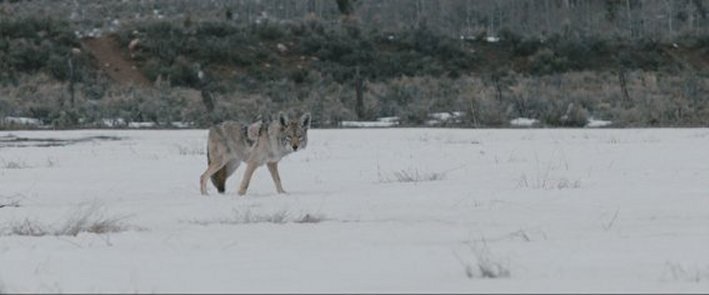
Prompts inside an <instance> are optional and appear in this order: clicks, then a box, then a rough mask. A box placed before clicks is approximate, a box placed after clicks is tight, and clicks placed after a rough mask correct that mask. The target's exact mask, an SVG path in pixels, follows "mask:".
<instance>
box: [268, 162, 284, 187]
mask: <svg viewBox="0 0 709 295" xmlns="http://www.w3.org/2000/svg"><path fill="white" fill-rule="evenodd" d="M266 166H268V172H271V177H272V178H273V183H275V184H276V191H277V192H278V193H279V194H285V193H286V191H284V190H283V186H282V185H281V176H280V175H278V162H272V163H267V164H266Z"/></svg>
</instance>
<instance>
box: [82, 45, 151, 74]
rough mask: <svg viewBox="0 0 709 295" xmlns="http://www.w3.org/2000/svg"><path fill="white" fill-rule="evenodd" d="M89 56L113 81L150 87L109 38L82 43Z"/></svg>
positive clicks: (132, 63)
mask: <svg viewBox="0 0 709 295" xmlns="http://www.w3.org/2000/svg"><path fill="white" fill-rule="evenodd" d="M82 42H83V43H84V45H85V46H86V48H88V50H89V51H90V53H91V55H93V56H94V58H96V60H97V61H98V66H99V67H101V69H102V70H103V71H104V72H106V74H108V76H109V77H111V78H112V79H113V80H115V81H117V82H119V83H122V84H133V85H139V86H150V85H151V84H152V83H150V80H148V78H147V77H145V75H143V73H141V72H140V71H139V70H138V69H137V67H136V65H135V62H133V61H132V60H130V59H129V58H128V57H127V56H125V55H124V53H123V52H122V51H121V50H120V48H119V46H118V42H116V40H113V38H111V37H100V38H89V39H84V40H83V41H82Z"/></svg>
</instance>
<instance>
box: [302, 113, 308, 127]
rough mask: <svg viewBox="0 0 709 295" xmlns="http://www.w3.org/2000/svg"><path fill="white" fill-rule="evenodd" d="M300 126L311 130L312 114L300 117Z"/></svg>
mask: <svg viewBox="0 0 709 295" xmlns="http://www.w3.org/2000/svg"><path fill="white" fill-rule="evenodd" d="M300 126H303V128H306V129H307V128H310V113H305V114H304V115H303V116H302V117H300Z"/></svg>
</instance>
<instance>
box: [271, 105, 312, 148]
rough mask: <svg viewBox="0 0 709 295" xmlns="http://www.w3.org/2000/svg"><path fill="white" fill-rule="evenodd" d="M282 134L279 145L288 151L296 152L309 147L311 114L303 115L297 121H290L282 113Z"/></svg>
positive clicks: (280, 122)
mask: <svg viewBox="0 0 709 295" xmlns="http://www.w3.org/2000/svg"><path fill="white" fill-rule="evenodd" d="M278 123H279V125H280V131H281V132H280V133H279V134H278V140H279V143H280V144H282V145H283V146H284V147H285V148H286V150H288V151H292V152H295V151H297V150H302V149H304V148H305V147H306V146H307V145H308V128H310V113H306V114H304V115H302V116H301V117H300V118H299V119H297V120H291V119H288V117H287V116H286V115H285V114H283V113H282V112H281V113H279V114H278Z"/></svg>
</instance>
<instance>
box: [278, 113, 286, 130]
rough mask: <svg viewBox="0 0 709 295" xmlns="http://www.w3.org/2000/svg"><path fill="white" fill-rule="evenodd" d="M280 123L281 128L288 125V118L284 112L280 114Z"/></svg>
mask: <svg viewBox="0 0 709 295" xmlns="http://www.w3.org/2000/svg"><path fill="white" fill-rule="evenodd" d="M278 122H281V126H283V127H286V126H287V125H288V117H286V115H285V114H283V112H279V113H278Z"/></svg>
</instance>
